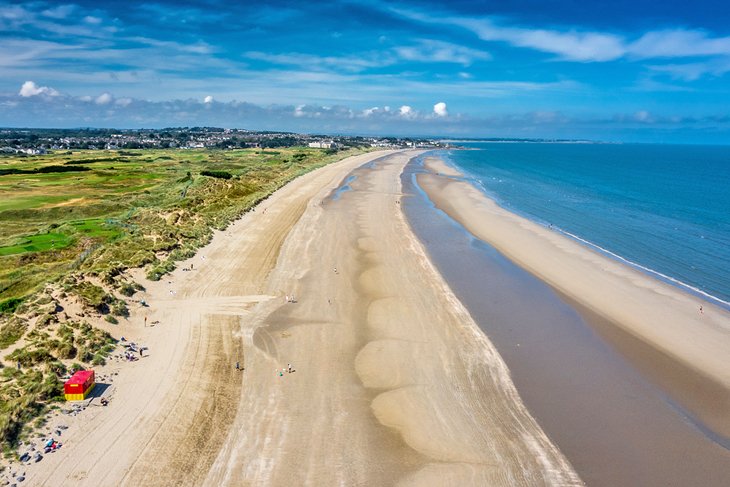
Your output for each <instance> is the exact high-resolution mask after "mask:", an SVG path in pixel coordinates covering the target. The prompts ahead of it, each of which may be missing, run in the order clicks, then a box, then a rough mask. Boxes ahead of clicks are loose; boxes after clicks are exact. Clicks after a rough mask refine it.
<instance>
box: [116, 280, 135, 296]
mask: <svg viewBox="0 0 730 487" xmlns="http://www.w3.org/2000/svg"><path fill="white" fill-rule="evenodd" d="M119 292H120V293H122V294H123V295H124V296H134V293H136V292H137V290H136V289H135V288H134V286H132V285H131V284H129V283H128V282H125V283H123V284H122V285H121V286H119Z"/></svg>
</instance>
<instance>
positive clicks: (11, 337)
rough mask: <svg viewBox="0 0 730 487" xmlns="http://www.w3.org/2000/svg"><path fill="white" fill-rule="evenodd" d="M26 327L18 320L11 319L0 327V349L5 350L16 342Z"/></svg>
mask: <svg viewBox="0 0 730 487" xmlns="http://www.w3.org/2000/svg"><path fill="white" fill-rule="evenodd" d="M27 326H28V325H27V324H26V323H25V322H24V321H22V320H20V319H12V320H10V321H8V322H7V323H5V324H4V325H3V326H2V327H0V349H3V348H7V347H9V346H10V345H12V344H13V343H15V342H17V341H18V340H19V339H20V337H22V336H23V334H24V333H25V330H26V329H27Z"/></svg>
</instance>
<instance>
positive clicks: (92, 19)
mask: <svg viewBox="0 0 730 487" xmlns="http://www.w3.org/2000/svg"><path fill="white" fill-rule="evenodd" d="M84 22H86V23H87V24H91V25H99V24H101V19H100V18H99V17H94V16H91V15H87V16H86V17H84Z"/></svg>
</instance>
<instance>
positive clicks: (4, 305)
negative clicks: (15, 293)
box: [0, 298, 23, 314]
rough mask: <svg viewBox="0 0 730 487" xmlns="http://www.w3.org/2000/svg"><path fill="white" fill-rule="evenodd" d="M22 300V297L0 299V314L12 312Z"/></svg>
mask: <svg viewBox="0 0 730 487" xmlns="http://www.w3.org/2000/svg"><path fill="white" fill-rule="evenodd" d="M22 302H23V298H9V299H6V300H4V301H0V314H12V313H13V312H14V311H15V310H16V309H17V308H18V306H20V304H21V303H22Z"/></svg>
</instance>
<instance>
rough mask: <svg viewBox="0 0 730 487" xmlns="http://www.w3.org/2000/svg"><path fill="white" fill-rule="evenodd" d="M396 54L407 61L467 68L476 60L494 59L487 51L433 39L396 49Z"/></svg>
mask: <svg viewBox="0 0 730 487" xmlns="http://www.w3.org/2000/svg"><path fill="white" fill-rule="evenodd" d="M395 52H396V53H397V54H398V56H399V57H400V58H401V59H403V60H406V61H418V62H439V63H455V64H463V65H465V66H468V65H470V64H472V63H473V62H474V61H476V60H487V59H491V58H492V56H491V55H490V54H489V53H488V52H485V51H480V50H478V49H471V48H468V47H464V46H459V45H457V44H451V43H449V42H443V41H435V40H431V39H423V40H420V41H419V42H418V43H417V44H415V45H413V46H400V47H396V48H395Z"/></svg>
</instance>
